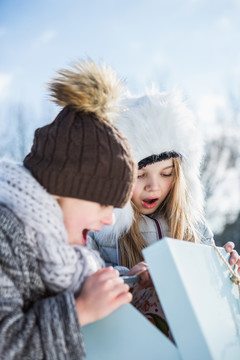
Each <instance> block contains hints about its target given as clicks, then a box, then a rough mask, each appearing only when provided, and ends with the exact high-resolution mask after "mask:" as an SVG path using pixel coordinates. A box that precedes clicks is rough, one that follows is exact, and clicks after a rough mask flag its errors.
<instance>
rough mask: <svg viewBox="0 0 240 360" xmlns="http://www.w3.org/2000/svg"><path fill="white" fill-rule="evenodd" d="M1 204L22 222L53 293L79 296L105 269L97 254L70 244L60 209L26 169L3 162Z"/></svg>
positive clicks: (0, 178) (0, 187)
mask: <svg viewBox="0 0 240 360" xmlns="http://www.w3.org/2000/svg"><path fill="white" fill-rule="evenodd" d="M0 203H2V204H4V205H6V206H7V207H8V208H9V209H10V210H12V211H13V212H14V213H15V215H16V216H17V217H18V218H19V219H20V220H21V221H22V223H23V225H24V228H25V234H26V238H27V241H28V243H29V244H30V246H31V247H32V250H33V252H34V254H35V256H36V258H37V261H38V263H39V269H40V274H41V277H42V280H43V282H44V284H45V285H46V287H47V288H48V289H49V290H51V291H54V292H61V291H65V290H68V291H72V292H74V294H75V295H76V296H77V295H78V294H79V292H80V290H81V286H82V285H83V283H84V281H85V279H86V278H87V277H88V276H89V275H91V274H93V273H94V272H95V271H97V270H98V269H99V268H101V267H103V265H104V264H103V261H102V259H101V258H100V256H99V254H98V253H97V252H96V251H94V250H90V249H89V248H88V247H87V246H77V245H70V244H69V243H68V235H67V231H66V228H65V226H64V222H63V213H62V210H61V208H60V206H59V205H58V203H57V201H56V200H55V199H54V197H53V196H51V195H50V194H49V193H48V192H47V191H46V190H45V189H44V188H43V187H42V186H41V185H40V184H39V183H38V182H37V181H36V180H35V178H34V177H33V176H32V175H31V173H30V172H29V171H28V170H27V169H26V168H25V167H24V166H22V165H20V164H16V163H13V162H9V161H5V160H3V161H0Z"/></svg>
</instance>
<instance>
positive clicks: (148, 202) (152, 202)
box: [142, 198, 158, 209]
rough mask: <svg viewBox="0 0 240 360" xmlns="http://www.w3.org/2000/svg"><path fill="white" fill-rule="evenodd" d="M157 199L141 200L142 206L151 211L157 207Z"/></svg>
mask: <svg viewBox="0 0 240 360" xmlns="http://www.w3.org/2000/svg"><path fill="white" fill-rule="evenodd" d="M157 202H158V198H146V199H143V200H142V205H143V207H145V208H146V209H152V208H154V207H155V206H156V205H157Z"/></svg>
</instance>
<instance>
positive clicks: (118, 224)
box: [95, 202, 134, 245]
mask: <svg viewBox="0 0 240 360" xmlns="http://www.w3.org/2000/svg"><path fill="white" fill-rule="evenodd" d="M114 216H115V221H114V224H113V225H105V226H104V227H103V228H102V230H101V231H100V232H99V233H95V237H96V238H97V239H98V241H99V243H104V242H105V241H106V238H108V243H109V244H110V245H111V244H112V245H113V244H116V243H117V241H118V239H119V237H120V236H121V235H123V234H124V233H127V232H128V231H129V229H130V227H131V225H132V222H133V220H134V214H133V209H132V206H131V204H130V202H127V204H126V205H125V206H124V207H123V208H122V209H114Z"/></svg>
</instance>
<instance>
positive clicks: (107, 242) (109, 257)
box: [89, 215, 214, 275]
mask: <svg viewBox="0 0 240 360" xmlns="http://www.w3.org/2000/svg"><path fill="white" fill-rule="evenodd" d="M139 229H140V232H141V234H142V236H143V238H144V239H145V241H146V243H147V245H150V244H152V243H154V242H156V241H158V240H159V239H161V238H163V237H169V236H170V230H169V226H168V224H167V222H166V220H165V219H164V218H163V217H161V216H158V217H156V218H155V219H153V218H151V217H149V216H146V215H141V220H140V224H139ZM198 232H199V236H200V242H201V243H202V244H213V243H214V240H213V233H212V232H211V230H210V229H209V228H208V226H207V225H206V224H199V228H198ZM89 243H90V244H91V246H92V248H93V249H96V250H98V251H99V252H100V255H101V257H102V258H103V259H104V261H105V263H106V265H107V266H109V265H112V266H114V267H115V268H117V269H118V270H119V272H120V274H121V275H123V274H125V273H126V272H127V271H128V269H127V268H126V267H123V266H120V265H119V254H118V237H116V236H111V233H110V232H109V231H108V232H107V234H106V236H103V235H102V234H101V232H100V233H90V239H89Z"/></svg>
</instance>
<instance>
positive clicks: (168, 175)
mask: <svg viewBox="0 0 240 360" xmlns="http://www.w3.org/2000/svg"><path fill="white" fill-rule="evenodd" d="M161 175H162V176H164V177H170V176H172V172H171V173H170V174H161Z"/></svg>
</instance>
